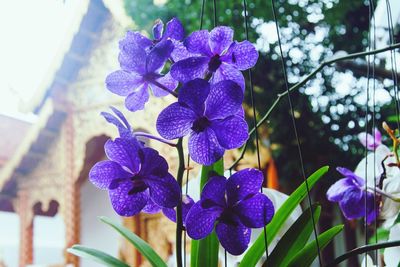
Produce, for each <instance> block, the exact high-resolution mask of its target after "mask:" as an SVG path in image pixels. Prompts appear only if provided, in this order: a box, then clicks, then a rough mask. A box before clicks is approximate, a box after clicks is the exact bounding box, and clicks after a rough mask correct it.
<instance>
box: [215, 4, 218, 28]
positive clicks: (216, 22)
mask: <svg viewBox="0 0 400 267" xmlns="http://www.w3.org/2000/svg"><path fill="white" fill-rule="evenodd" d="M217 24H218V21H217V1H216V0H214V27H217Z"/></svg>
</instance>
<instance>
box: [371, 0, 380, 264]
mask: <svg viewBox="0 0 400 267" xmlns="http://www.w3.org/2000/svg"><path fill="white" fill-rule="evenodd" d="M369 6H370V10H371V11H370V16H371V15H372V18H371V17H370V18H369V21H370V23H371V20H372V29H373V33H374V34H373V38H372V41H373V43H372V49H373V50H375V49H376V23H375V13H374V11H375V7H374V2H373V1H372V0H369ZM369 30H370V31H371V25H370V26H369ZM375 60H376V55H375V54H374V55H373V57H372V83H373V84H372V133H373V134H374V148H375V146H376V139H375V128H376V121H375V115H376V114H375V109H376V102H375V93H376V79H375ZM373 157H374V159H373V162H374V163H373V166H374V171H373V173H374V207H373V208H374V211H375V212H376V210H377V208H378V207H377V205H376V204H377V192H376V149H374V151H373ZM374 231H375V232H374V233H375V243H378V220H376V219H375V221H374ZM374 254H375V262H378V250H375V251H374Z"/></svg>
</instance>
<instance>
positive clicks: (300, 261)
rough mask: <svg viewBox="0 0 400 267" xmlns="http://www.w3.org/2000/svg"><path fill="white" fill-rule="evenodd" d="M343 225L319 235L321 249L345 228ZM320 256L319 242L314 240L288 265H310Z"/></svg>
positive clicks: (304, 266)
mask: <svg viewBox="0 0 400 267" xmlns="http://www.w3.org/2000/svg"><path fill="white" fill-rule="evenodd" d="M343 227H344V226H343V225H336V226H334V227H332V228H330V229H329V230H327V231H325V232H323V233H322V234H320V235H319V236H318V244H319V247H320V250H323V249H324V248H325V247H326V246H327V245H328V244H329V242H331V241H332V240H333V238H334V237H335V236H336V235H337V234H339V233H340V232H341V231H342V230H343ZM317 256H318V250H317V242H316V241H315V240H313V241H312V242H310V243H309V244H307V245H306V246H305V247H304V248H303V249H302V250H300V251H299V252H298V253H297V254H296V255H295V256H294V257H293V259H292V260H291V261H290V263H289V264H288V265H287V266H288V267H308V266H311V264H312V262H313V261H314V260H315V258H316V257H317Z"/></svg>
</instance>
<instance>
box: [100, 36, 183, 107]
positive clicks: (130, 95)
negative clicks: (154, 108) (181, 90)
mask: <svg viewBox="0 0 400 267" xmlns="http://www.w3.org/2000/svg"><path fill="white" fill-rule="evenodd" d="M173 49H174V45H173V43H172V42H171V41H170V40H163V41H161V42H159V43H157V44H156V45H155V46H154V47H153V48H152V49H151V50H150V52H148V53H147V52H146V49H144V48H143V47H141V46H139V45H137V44H136V43H130V44H125V45H124V46H122V48H121V52H120V55H119V62H120V66H121V70H117V71H114V72H112V73H111V74H109V75H108V76H107V78H106V86H107V89H108V90H110V91H111V92H112V93H114V94H117V95H120V96H126V99H125V106H126V108H127V109H129V110H130V111H137V110H141V109H143V108H144V105H145V103H146V102H147V101H148V100H149V91H148V89H151V91H152V92H153V95H154V96H156V97H163V96H166V95H168V94H170V93H172V94H173V90H174V89H175V88H176V87H177V85H178V83H177V81H175V80H174V79H172V77H171V75H170V74H169V73H167V74H165V75H163V74H162V73H161V70H162V69H163V67H164V64H165V62H166V61H167V60H168V58H169V56H170V54H171V52H172V50H173Z"/></svg>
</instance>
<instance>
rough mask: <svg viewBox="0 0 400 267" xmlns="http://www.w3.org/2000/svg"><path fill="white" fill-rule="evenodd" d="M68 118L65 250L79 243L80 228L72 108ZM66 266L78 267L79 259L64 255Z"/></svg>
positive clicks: (78, 189)
mask: <svg viewBox="0 0 400 267" xmlns="http://www.w3.org/2000/svg"><path fill="white" fill-rule="evenodd" d="M67 114H68V117H67V121H66V128H65V147H66V151H65V153H66V186H65V191H64V194H65V195H64V198H65V202H64V203H65V235H66V236H65V240H66V248H70V247H71V246H73V245H74V244H79V242H80V228H81V218H80V215H81V214H80V213H81V194H80V186H79V184H78V181H77V177H75V163H74V160H75V155H74V143H75V140H74V134H75V131H74V124H73V111H72V108H69V109H68V112H67ZM65 261H66V263H67V264H73V266H75V267H78V266H79V258H78V257H76V256H74V255H72V254H70V253H66V254H65Z"/></svg>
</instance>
